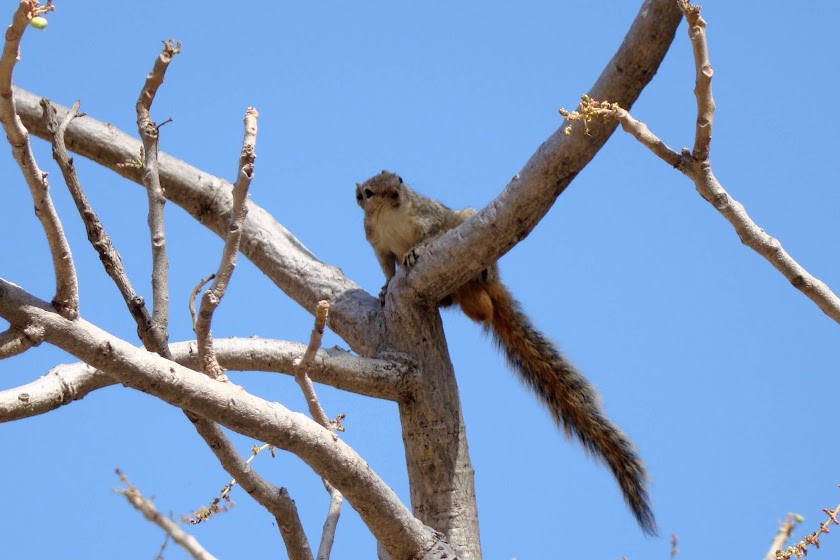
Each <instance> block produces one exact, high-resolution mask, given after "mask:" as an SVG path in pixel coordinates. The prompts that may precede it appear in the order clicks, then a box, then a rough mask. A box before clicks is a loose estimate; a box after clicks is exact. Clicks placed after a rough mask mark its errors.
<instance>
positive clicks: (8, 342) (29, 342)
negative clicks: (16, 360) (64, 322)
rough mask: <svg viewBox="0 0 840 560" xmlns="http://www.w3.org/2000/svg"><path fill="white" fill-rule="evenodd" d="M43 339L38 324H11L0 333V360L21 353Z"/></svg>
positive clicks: (42, 332) (42, 331) (42, 333)
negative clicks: (21, 325)
mask: <svg viewBox="0 0 840 560" xmlns="http://www.w3.org/2000/svg"><path fill="white" fill-rule="evenodd" d="M42 340H44V330H43V329H41V328H39V327H38V325H25V326H24V327H22V328H21V327H17V326H14V325H12V326H11V327H9V328H8V329H6V330H5V331H3V332H2V333H0V360H2V359H5V358H11V357H12V356H17V355H18V354H23V353H24V352H26V351H27V350H29V349H30V348H32V347H33V346H38V345H39V344H41V341H42Z"/></svg>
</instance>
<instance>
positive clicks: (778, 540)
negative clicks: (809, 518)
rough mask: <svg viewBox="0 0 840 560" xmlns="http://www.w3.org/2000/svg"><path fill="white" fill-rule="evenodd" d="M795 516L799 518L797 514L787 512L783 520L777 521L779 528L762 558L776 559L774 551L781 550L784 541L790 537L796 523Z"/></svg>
mask: <svg viewBox="0 0 840 560" xmlns="http://www.w3.org/2000/svg"><path fill="white" fill-rule="evenodd" d="M797 518H799V519H801V517H799V516H796V515H794V514H792V513H788V514H787V515H786V516H785V520H784V521H782V522H781V523H779V530H778V531H776V534H775V535H774V536H773V541H772V542H771V543H770V550H768V551H767V554H766V555H765V556H764V560H776V551H777V550H781V549H782V548H783V547H784V546H785V543H786V542H787V540H788V539H789V538H790V535H791V533H793V529H794V528H795V527H796V525H797V523H798V521H797Z"/></svg>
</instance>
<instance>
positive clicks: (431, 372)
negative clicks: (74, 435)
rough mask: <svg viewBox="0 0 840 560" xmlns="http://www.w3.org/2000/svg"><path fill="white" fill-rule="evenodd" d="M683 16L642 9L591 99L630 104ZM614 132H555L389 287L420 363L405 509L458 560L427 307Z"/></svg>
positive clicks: (404, 337) (442, 358)
mask: <svg viewBox="0 0 840 560" xmlns="http://www.w3.org/2000/svg"><path fill="white" fill-rule="evenodd" d="M680 17H681V14H680V11H679V8H678V7H677V5H676V3H675V2H674V0H648V1H645V2H644V3H643V5H642V7H641V9H640V10H639V13H638V15H637V17H636V20H635V21H634V22H633V25H632V26H631V28H630V30H629V31H628V33H627V36H626V37H625V39H624V42H623V43H622V45H621V47H620V48H619V50H618V52H617V53H616V54H615V56H614V57H613V59H612V60H611V61H610V63H609V64H608V65H607V67H606V68H605V69H604V71H603V73H602V74H601V77H600V78H599V79H598V81H597V82H596V84H595V85H594V86H593V88H592V90H591V92H592V93H591V94H592V95H602V94H606V93H607V92H608V95H610V96H611V97H610V98H611V99H613V98H616V99H622V100H623V102H624V103H625V104H628V105H629V104H632V103H633V102H634V101H635V100H636V99H637V97H638V96H639V94H640V93H641V91H642V89H643V88H644V86H645V85H647V83H648V82H649V81H650V79H651V78H652V77H653V75H654V74H655V72H656V69H657V68H658V66H659V63H660V62H661V60H662V58H663V57H664V56H665V53H666V52H667V50H668V47H669V46H670V44H671V41H672V40H673V37H674V33H675V31H676V28H677V26H678V25H679V22H680ZM614 128H615V125H614V124H613V125H612V126H607V125H599V126H597V127H594V128H593V130H592V131H591V135H590V136H586V137H585V138H576V139H574V140H572V139H570V138H569V137H567V136H566V135H565V134H564V131H563V130H562V129H558V130H557V132H555V133H554V134H552V136H551V137H549V138H548V139H547V140H546V141H545V142H544V143H543V144H542V145H541V146H540V147H539V149H538V150H537V151H536V153H535V154H534V155H533V156H532V157H531V158H530V160H529V161H528V162H527V163H526V165H525V167H524V168H523V169H522V171H520V173H519V174H518V175H517V176H516V177H514V179H513V181H511V183H510V184H509V185H508V186H507V187H506V188H505V189H504V191H502V193H501V194H500V195H499V196H498V197H497V198H496V199H495V200H494V201H493V202H491V203H490V204H488V205H487V206H486V207H485V208H484V209H482V210H481V211H480V212H478V214H477V215H475V216H473V217H472V218H471V219H469V220H468V221H467V222H465V223H464V224H462V225H461V226H459V227H457V228H455V229H454V230H452V231H449V232H448V233H447V234H445V235H444V236H442V237H440V238H438V239H436V240H435V241H433V242H432V243H430V244H429V245H427V246H426V247H425V248H421V249H420V250H419V251H418V252H419V254H420V257H419V260H418V262H417V264H416V265H415V266H414V267H413V268H411V269H410V270H409V269H407V268H405V267H401V268H400V270H399V271H398V272H397V275H396V276H395V277H394V278H393V279H392V280H391V282H390V285H389V288H388V294H387V298H386V303H385V307H384V311H385V324H386V333H387V336H388V337H389V338H388V343H389V344H390V345H391V346H393V347H394V348H395V349H397V350H400V351H403V352H406V353H407V354H409V355H410V356H411V357H412V358H414V359H415V360H417V366H418V369H419V371H420V372H421V378H420V382H421V383H420V387H419V388H418V390H417V393H416V397H415V398H413V399H406V400H405V401H403V402H400V417H401V423H402V428H403V441H404V442H405V448H406V459H407V463H408V472H409V480H410V481H411V503H412V507H413V509H414V511H415V514H416V515H417V516H418V517H419V518H420V519H421V520H423V521H424V522H425V523H426V524H427V525H429V526H431V527H433V528H434V529H436V530H438V531H441V532H442V533H444V534H446V535H448V537H449V540H450V542H451V543H452V545H453V546H454V547H455V548H456V549H457V550H458V551H459V552H460V553H461V554H462V555H463V556H464V557H465V558H470V559H472V558H480V557H481V547H480V542H479V540H478V539H477V535H478V522H477V519H478V513H477V511H476V510H475V506H474V504H475V496H474V489H473V470H472V465H471V463H470V459H469V451H468V446H467V441H466V436H465V433H464V426H463V418H462V415H461V409H460V404H459V402H458V389H457V385H456V383H455V378H454V373H453V371H452V364H451V362H450V360H449V355H448V351H447V348H446V341H445V339H444V337H443V329H442V325H441V324H440V318H439V315H438V313H437V311H436V310H435V309H434V306H435V305H436V303H437V302H438V301H440V300H441V299H442V298H443V297H444V296H445V295H447V294H449V293H451V291H452V289H453V288H454V287H455V286H457V285H459V284H461V283H463V282H464V281H465V280H467V279H468V278H470V277H472V276H473V275H475V274H476V273H478V272H479V271H480V270H481V269H483V268H485V267H486V266H487V265H488V264H490V263H491V262H493V261H494V260H496V259H497V258H498V257H499V256H501V255H502V254H504V253H505V252H507V251H508V250H509V249H510V248H511V247H513V245H515V244H516V243H517V242H518V241H520V240H521V239H522V238H523V237H525V236H526V235H528V233H529V232H530V231H531V230H532V229H533V228H534V226H535V225H536V224H537V223H538V222H539V220H540V219H541V218H542V217H543V216H544V215H545V213H546V212H547V211H548V210H549V208H550V207H551V205H552V204H553V202H554V200H555V199H556V197H557V196H558V195H559V194H560V193H561V192H562V191H563V190H564V189H565V188H566V186H568V184H569V183H570V182H571V180H572V179H573V178H574V177H575V176H576V175H577V173H578V172H579V171H580V170H581V169H582V168H583V167H584V166H585V165H586V164H587V163H588V162H589V161H590V160H591V159H592V157H594V155H595V154H596V153H597V151H598V150H599V149H600V148H601V146H602V145H603V144H604V142H606V140H607V138H608V137H609V136H610V134H611V133H612V132H613V130H614ZM424 256H426V257H428V258H424ZM418 303H420V305H417V304H418ZM420 340H422V341H423V344H422V351H418V347H420V343H419V342H418V341H420ZM419 427H422V429H421V428H419Z"/></svg>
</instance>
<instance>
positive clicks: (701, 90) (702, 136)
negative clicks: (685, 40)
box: [679, 0, 715, 161]
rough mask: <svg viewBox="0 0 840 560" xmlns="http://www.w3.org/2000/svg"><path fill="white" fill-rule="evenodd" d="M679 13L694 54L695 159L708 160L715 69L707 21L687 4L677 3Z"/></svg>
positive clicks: (685, 1)
mask: <svg viewBox="0 0 840 560" xmlns="http://www.w3.org/2000/svg"><path fill="white" fill-rule="evenodd" d="M679 5H680V9H681V10H682V12H683V14H684V15H685V19H686V21H688V36H689V38H690V39H691V48H692V50H693V51H694V68H695V71H696V78H695V84H694V96H695V97H696V98H697V125H696V130H695V133H694V150H693V151H692V153H691V155H692V156H693V157H694V159H696V160H699V161H704V160H706V159H708V158H709V151H710V150H711V144H712V124H713V122H714V118H715V100H714V98H713V97H712V76H713V75H714V69H712V64H711V62H710V61H709V46H708V44H707V43H706V21H705V20H704V19H703V18H702V17H700V6H695V5H692V4H691V3H690V2H688V1H687V0H679Z"/></svg>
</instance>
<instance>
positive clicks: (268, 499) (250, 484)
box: [195, 418, 312, 560]
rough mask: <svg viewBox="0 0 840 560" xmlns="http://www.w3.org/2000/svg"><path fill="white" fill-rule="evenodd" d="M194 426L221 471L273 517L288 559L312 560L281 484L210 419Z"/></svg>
mask: <svg viewBox="0 0 840 560" xmlns="http://www.w3.org/2000/svg"><path fill="white" fill-rule="evenodd" d="M195 428H196V430H198V433H199V434H200V435H201V437H202V438H204V441H206V442H207V444H208V447H210V450H211V451H213V453H214V454H215V455H216V458H217V459H218V460H219V463H221V464H222V467H223V468H224V469H225V471H227V472H228V474H230V475H231V476H232V477H233V479H234V480H235V481H236V482H237V484H239V485H240V486H241V487H242V489H243V490H245V491H246V492H247V493H248V495H249V496H251V497H252V498H253V499H254V500H255V501H256V502H257V503H258V504H260V505H261V506H263V507H264V508H265V509H266V510H268V512H269V513H271V515H273V516H274V519H275V520H276V521H277V527H278V529H280V535H281V537H282V538H283V544H285V545H286V552H288V553H289V560H312V549H311V548H310V547H309V541H308V540H307V538H306V533H305V532H304V530H303V525H302V524H301V522H300V517H299V516H298V511H297V506H295V502H294V500H292V499H291V497H289V492H288V491H287V490H286V489H285V488H277V487H276V486H274V485H273V484H271V483H270V482H268V481H267V480H265V479H264V478H263V477H261V476H260V475H259V474H257V472H256V471H254V470H253V469H252V468H251V466H250V465H249V464H248V462H247V461H246V460H244V459H243V458H242V457H241V456H240V455H239V452H238V451H237V450H236V448H235V447H234V446H233V444H232V443H231V441H230V439H229V438H228V437H227V436H226V435H225V434H224V432H222V429H221V428H220V427H219V426H218V425H217V424H216V423H214V422H211V421H209V420H206V419H204V418H198V419H197V420H196V421H195Z"/></svg>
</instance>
